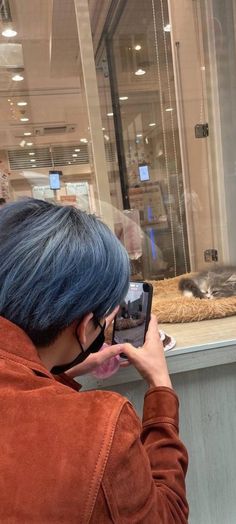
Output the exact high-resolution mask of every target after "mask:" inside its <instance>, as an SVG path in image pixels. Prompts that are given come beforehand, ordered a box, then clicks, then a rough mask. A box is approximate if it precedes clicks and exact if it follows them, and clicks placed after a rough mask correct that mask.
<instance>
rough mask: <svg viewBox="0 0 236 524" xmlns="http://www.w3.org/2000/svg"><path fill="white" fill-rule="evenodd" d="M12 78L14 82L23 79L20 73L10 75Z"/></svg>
mask: <svg viewBox="0 0 236 524" xmlns="http://www.w3.org/2000/svg"><path fill="white" fill-rule="evenodd" d="M12 80H14V82H21V81H22V80H24V77H23V76H22V75H18V74H17V75H14V76H13V77H12Z"/></svg>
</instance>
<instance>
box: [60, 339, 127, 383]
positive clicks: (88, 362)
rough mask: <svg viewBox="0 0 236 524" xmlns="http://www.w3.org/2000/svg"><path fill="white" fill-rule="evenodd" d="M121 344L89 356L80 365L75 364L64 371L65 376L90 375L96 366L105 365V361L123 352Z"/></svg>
mask: <svg viewBox="0 0 236 524" xmlns="http://www.w3.org/2000/svg"><path fill="white" fill-rule="evenodd" d="M123 347H124V346H123V344H116V345H114V346H107V347H105V348H103V350H102V351H98V352H97V353H93V354H91V355H89V356H88V357H87V358H86V359H85V360H84V361H83V362H81V364H77V366H74V367H73V368H71V369H68V371H66V374H67V375H68V376H69V377H71V378H75V377H79V376H80V375H86V374H87V373H92V371H94V370H95V369H96V368H97V367H98V366H101V364H105V362H107V360H109V359H110V358H112V357H115V356H117V355H120V353H122V351H123Z"/></svg>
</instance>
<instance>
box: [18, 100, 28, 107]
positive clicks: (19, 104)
mask: <svg viewBox="0 0 236 524" xmlns="http://www.w3.org/2000/svg"><path fill="white" fill-rule="evenodd" d="M17 105H18V106H20V107H23V106H27V102H23V101H22V102H17Z"/></svg>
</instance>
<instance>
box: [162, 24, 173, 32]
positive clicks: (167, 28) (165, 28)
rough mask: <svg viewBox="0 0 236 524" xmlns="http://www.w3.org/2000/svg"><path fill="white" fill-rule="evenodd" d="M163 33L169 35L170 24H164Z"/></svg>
mask: <svg viewBox="0 0 236 524" xmlns="http://www.w3.org/2000/svg"><path fill="white" fill-rule="evenodd" d="M164 31H165V33H170V32H171V25H170V24H166V25H165V26H164Z"/></svg>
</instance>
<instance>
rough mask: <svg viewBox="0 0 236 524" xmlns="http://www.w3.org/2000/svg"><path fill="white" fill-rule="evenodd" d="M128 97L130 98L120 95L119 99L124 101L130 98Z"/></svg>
mask: <svg viewBox="0 0 236 524" xmlns="http://www.w3.org/2000/svg"><path fill="white" fill-rule="evenodd" d="M128 98H129V97H128V96H120V97H119V100H121V101H123V100H128Z"/></svg>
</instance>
